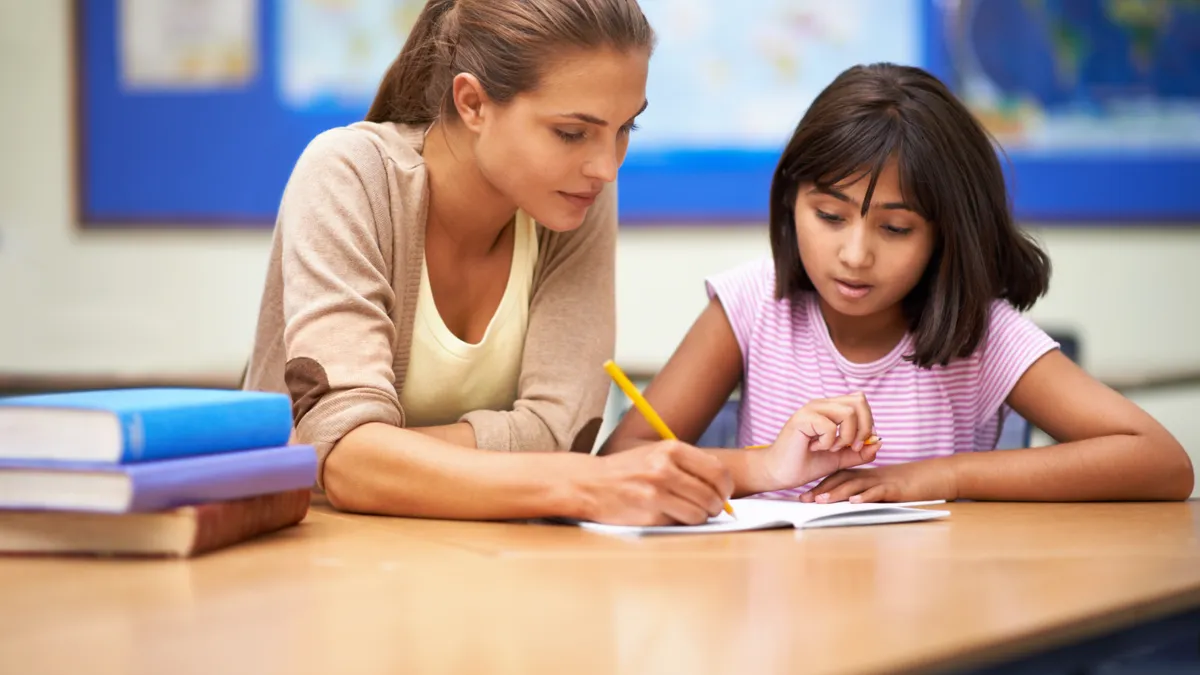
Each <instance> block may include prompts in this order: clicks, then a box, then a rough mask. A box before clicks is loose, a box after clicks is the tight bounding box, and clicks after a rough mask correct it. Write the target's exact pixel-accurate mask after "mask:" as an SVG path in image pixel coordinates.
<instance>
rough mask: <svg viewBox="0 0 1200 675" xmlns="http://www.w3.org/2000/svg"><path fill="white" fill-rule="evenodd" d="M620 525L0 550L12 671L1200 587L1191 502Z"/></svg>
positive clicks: (1036, 636) (376, 664) (1033, 624)
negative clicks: (109, 552)
mask: <svg viewBox="0 0 1200 675" xmlns="http://www.w3.org/2000/svg"><path fill="white" fill-rule="evenodd" d="M950 508H951V510H952V511H953V515H952V516H951V517H950V518H949V519H947V520H944V521H934V522H928V523H913V524H904V525H886V526H875V527H864V528H846V529H830V530H812V531H807V532H795V531H792V530H777V531H771V532H758V533H746V534H737V535H724V536H711V537H695V538H690V537H674V538H669V539H668V538H661V539H645V540H640V541H628V540H619V539H611V538H606V537H604V536H602V535H597V534H591V533H587V532H583V531H581V530H579V529H577V528H570V527H564V526H539V525H517V524H488V523H453V522H440V521H415V520H404V519H388V518H370V517H358V516H349V515H345V514H339V513H336V512H331V511H329V510H328V509H327V508H326V507H324V506H318V507H315V508H314V510H313V512H312V513H311V514H310V516H309V517H308V518H307V519H306V521H305V522H304V523H303V524H301V525H300V526H299V527H297V528H292V529H291V530H289V531H285V532H282V533H279V534H278V535H275V536H271V537H267V538H264V539H260V540H257V541H254V542H250V543H246V544H243V545H241V546H239V547H235V548H232V549H229V550H226V551H223V552H218V553H213V554H211V555H209V556H206V557H201V558H198V559H195V560H192V561H127V560H120V561H119V560H69V559H31V558H24V559H21V558H9V559H0V599H2V600H0V602H2V611H0V672H12V673H16V672H71V673H73V672H89V673H108V672H131V673H224V672H256V673H288V674H289V675H293V674H295V673H321V674H322V675H328V674H330V673H341V672H389V673H400V672H403V673H424V672H462V673H484V672H487V673H592V672H596V673H613V672H620V673H688V674H689V675H699V674H702V673H768V672H806V673H835V672H838V673H843V672H844V673H883V672H887V673H897V672H903V671H906V670H919V671H921V672H928V671H929V670H930V669H943V668H947V667H956V668H957V667H964V666H975V665H983V664H986V663H990V662H994V661H996V660H998V659H1007V658H1014V657H1016V656H1018V655H1020V654H1023V653H1026V652H1029V651H1032V650H1035V649H1041V648H1045V647H1049V646H1053V645H1057V644H1061V643H1066V642H1070V641H1075V640H1079V639H1082V638H1085V637H1088V636H1091V635H1095V634H1098V633H1101V632H1103V631H1108V630H1113V629H1118V628H1123V627H1127V626H1130V625H1134V624H1137V623H1139V622H1144V621H1148V620H1150V619H1153V618H1156V617H1160V616H1164V615H1166V614H1168V613H1171V612H1176V611H1180V610H1185V609H1189V608H1197V607H1200V517H1198V516H1200V503H1196V502H1191V503H1187V504H1129V505H1117V504H1084V505H1024V504H955V505H951V506H950Z"/></svg>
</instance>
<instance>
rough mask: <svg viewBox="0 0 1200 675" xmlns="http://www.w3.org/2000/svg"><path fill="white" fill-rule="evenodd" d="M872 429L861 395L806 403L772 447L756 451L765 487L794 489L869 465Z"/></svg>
mask: <svg viewBox="0 0 1200 675" xmlns="http://www.w3.org/2000/svg"><path fill="white" fill-rule="evenodd" d="M874 426H875V425H874V420H873V418H872V417H871V407H870V406H869V405H867V399H866V396H864V395H863V394H861V393H860V394H851V395H848V396H839V397H837V398H828V399H825V398H822V399H813V400H812V401H809V402H808V403H807V404H805V406H804V407H803V408H800V410H798V411H796V413H795V414H794V415H792V417H791V419H790V420H788V423H787V424H785V425H784V427H783V430H782V431H780V432H779V437H778V438H776V439H775V443H774V444H772V445H771V447H770V448H768V449H767V450H764V451H762V452H763V460H762V462H763V468H764V469H765V473H766V475H767V476H768V477H769V481H770V482H771V483H772V487H770V488H769V489H770V490H787V489H791V488H795V487H799V486H801V485H805V484H806V483H809V482H811V481H813V480H816V479H818V478H821V477H824V476H828V475H829V474H831V473H834V472H835V471H839V470H841V469H847V468H850V467H853V466H859V465H861V464H866V463H869V462H872V461H874V459H875V453H876V452H877V451H878V449H879V444H878V442H876V443H872V444H870V445H867V440H868V439H870V438H871V437H872V435H873V434H874ZM765 491H767V490H764V492H765Z"/></svg>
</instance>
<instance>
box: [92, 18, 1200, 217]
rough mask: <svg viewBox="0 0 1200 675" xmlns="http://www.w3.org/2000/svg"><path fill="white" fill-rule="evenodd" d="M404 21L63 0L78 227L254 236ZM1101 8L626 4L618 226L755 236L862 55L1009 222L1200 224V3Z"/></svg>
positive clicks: (356, 107)
mask: <svg viewBox="0 0 1200 675" xmlns="http://www.w3.org/2000/svg"><path fill="white" fill-rule="evenodd" d="M422 4H423V2H422V0H360V1H359V2H356V3H329V2H321V1H319V0H203V1H202V0H190V1H189V2H187V3H162V2H155V0H120V1H119V0H76V6H75V20H76V54H75V56H76V59H75V61H76V63H75V66H76V69H77V73H78V75H77V105H78V111H77V126H78V129H77V131H78V133H77V137H78V147H77V156H78V173H79V181H78V185H79V188H78V190H79V213H80V216H81V220H82V221H83V223H84V224H85V225H86V226H89V227H111V226H128V225H138V224H145V225H153V226H164V227H175V226H210V225H217V226H219V225H254V226H263V227H268V226H270V224H271V223H272V222H273V220H274V216H275V211H276V208H277V207H278V203H279V198H280V196H281V194H282V191H283V188H284V185H285V183H286V181H287V178H288V174H289V172H290V171H291V168H292V166H293V164H294V162H295V160H296V158H297V157H298V156H299V154H300V153H301V151H302V150H303V149H304V147H305V145H306V144H307V143H308V141H309V140H311V139H312V138H313V137H314V136H316V135H317V134H318V133H320V132H321V131H323V130H325V129H328V128H331V127H335V126H339V125H344V124H348V123H350V122H353V121H355V120H358V119H361V118H362V116H363V114H364V113H365V111H366V108H367V106H368V104H369V101H370V97H371V95H372V94H373V93H374V87H375V84H376V83H377V82H378V79H379V77H380V76H381V74H382V72H383V69H384V68H385V67H386V65H387V63H388V62H390V60H391V58H393V57H394V56H395V54H396V53H397V52H398V50H399V47H400V45H401V44H402V43H403V39H404V34H405V31H406V30H407V26H408V25H411V21H412V20H413V19H414V18H415V17H416V14H417V12H419V10H420V7H421V5H422ZM1134 4H1137V3H1134ZM1151 4H1156V5H1157V4H1161V3H1151ZM1118 5H1121V3H1110V2H1105V1H1104V0H1059V1H1057V2H1056V1H1054V0H1043V1H1042V2H1009V1H1008V0H960V1H959V2H955V3H949V2H941V1H939V0H842V1H840V2H837V3H828V2H805V1H800V0H743V1H742V2H739V3H729V2H727V1H722V0H693V2H690V3H679V2H667V1H666V0H642V6H643V8H644V9H645V11H646V13H647V15H648V16H649V18H650V20H651V23H652V24H653V25H654V26H655V28H656V30H657V32H658V34H659V43H658V47H657V50H656V52H655V55H654V58H653V59H652V65H651V74H650V84H649V91H648V98H649V99H650V107H649V109H648V110H647V111H646V113H645V114H644V115H643V116H642V118H641V119H640V120H639V126H640V127H641V129H640V130H639V131H637V132H636V133H635V135H634V138H633V141H632V143H631V147H630V152H629V156H628V158H627V160H626V163H625V165H624V166H623V167H622V169H621V174H620V185H621V200H620V209H621V217H622V222H623V223H625V224H630V225H633V224H638V223H651V222H732V223H751V224H760V223H762V222H763V220H764V219H765V217H766V213H767V192H768V187H769V184H770V177H771V173H772V171H773V169H774V164H775V161H776V159H777V157H778V153H779V151H780V149H781V148H782V146H783V144H784V142H785V141H786V139H787V136H788V135H789V133H790V131H791V129H792V127H793V126H794V125H795V123H796V122H797V121H798V120H799V118H800V116H801V114H802V113H803V110H804V107H805V106H806V105H807V102H808V101H811V99H812V97H813V96H814V95H815V94H816V93H817V92H818V91H819V90H820V88H821V87H823V86H824V85H825V84H827V83H828V82H829V81H830V80H832V78H833V77H834V75H836V73H837V72H839V71H840V70H842V69H843V68H845V67H847V66H849V65H852V64H854V63H858V62H866V61H878V60H890V61H896V62H902V63H914V64H917V65H923V66H925V67H927V68H928V69H930V70H931V71H933V72H934V73H935V74H937V75H938V76H940V77H942V78H943V79H944V80H945V81H946V82H947V83H949V84H950V85H951V86H952V88H954V89H955V90H956V91H957V92H958V93H959V94H960V95H961V96H963V97H964V100H966V101H967V102H968V104H969V105H971V106H972V108H973V109H974V110H976V112H977V114H979V115H980V117H981V119H983V120H984V122H985V125H986V126H988V128H989V129H990V130H991V131H993V133H994V134H995V135H996V137H997V139H998V140H999V141H1000V142H1001V144H1002V145H1003V147H1004V148H1005V150H1006V152H1007V156H1008V159H1009V163H1010V166H1009V178H1010V181H1011V185H1012V189H1013V197H1014V207H1015V210H1016V212H1017V215H1018V218H1020V219H1022V220H1025V221H1034V222H1038V223H1045V224H1058V223H1074V222H1082V223H1104V222H1122V223H1129V222H1135V223H1172V222H1175V223H1189V224H1194V223H1196V222H1200V189H1196V188H1195V186H1196V185H1197V183H1198V180H1200V3H1194V2H1185V1H1183V0H1179V1H1177V2H1175V3H1166V5H1168V6H1169V9H1170V12H1168V13H1166V14H1162V13H1159V14H1153V15H1151V14H1145V15H1137V14H1136V13H1134V14H1121V15H1118V14H1113V13H1112V12H1114V11H1115V10H1113V9H1112V8H1113V7H1116V6H1118ZM172 7H174V9H172ZM181 7H183V8H184V9H180V8H181ZM164 8H165V9H164ZM985 26H986V27H987V29H986V30H985V29H984V27H985ZM1014 41H1019V42H1020V43H1021V44H1023V45H1024V46H1023V47H1022V48H1020V49H1013V48H1012V45H1013V44H1015V43H1016V42H1014Z"/></svg>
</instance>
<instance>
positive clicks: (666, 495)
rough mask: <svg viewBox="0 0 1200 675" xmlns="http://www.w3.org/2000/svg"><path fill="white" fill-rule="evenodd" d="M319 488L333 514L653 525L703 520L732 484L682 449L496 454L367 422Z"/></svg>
mask: <svg viewBox="0 0 1200 675" xmlns="http://www.w3.org/2000/svg"><path fill="white" fill-rule="evenodd" d="M325 490H326V494H327V495H328V497H329V501H330V503H331V504H332V505H333V506H334V507H335V508H338V509H341V510H345V511H356V512H360V513H377V514H383V515H397V516H420V517H431V518H456V519H471V520H495V519H518V518H542V517H552V516H562V517H568V518H579V519H583V520H595V521H600V522H610V523H623V524H630V525H661V524H668V523H677V522H683V523H701V522H704V521H705V520H707V519H708V518H709V517H710V516H714V515H716V514H718V513H720V512H721V507H722V504H723V503H724V500H725V499H726V498H728V497H729V495H730V494H731V492H732V490H733V485H732V480H731V479H730V477H729V475H728V473H727V472H726V471H725V469H724V467H722V466H721V463H720V462H718V461H716V460H715V459H713V458H712V457H710V456H709V455H707V454H705V453H704V452H702V451H700V450H697V449H695V448H692V447H690V446H687V445H684V444H682V443H658V444H655V445H652V446H647V447H645V448H639V449H638V450H637V451H634V452H630V453H624V454H623V456H620V457H602V458H598V457H592V456H591V455H586V454H578V453H499V452H490V451H485V450H473V449H470V448H464V447H460V446H456V445H453V444H451V443H447V442H445V441H442V440H440V439H437V438H434V437H431V436H428V435H425V434H422V433H418V432H415V431H413V430H409V429H398V428H396V427H392V426H389V425H386V424H378V423H370V424H365V425H363V426H361V427H359V428H357V429H355V430H353V431H351V432H350V433H348V434H346V436H345V437H344V438H342V440H341V441H339V442H338V444H337V445H336V446H335V448H334V452H332V453H330V455H329V459H328V460H327V462H326V465H325Z"/></svg>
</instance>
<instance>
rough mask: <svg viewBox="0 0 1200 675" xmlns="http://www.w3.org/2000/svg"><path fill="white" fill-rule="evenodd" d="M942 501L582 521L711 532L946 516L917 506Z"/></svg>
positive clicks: (768, 504) (744, 505)
mask: <svg viewBox="0 0 1200 675" xmlns="http://www.w3.org/2000/svg"><path fill="white" fill-rule="evenodd" d="M941 503H944V502H942V501H932V502H909V503H904V504H851V503H848V502H839V503H837V504H806V503H804V502H796V501H783V500H779V499H734V500H732V501H730V504H732V505H733V510H734V512H735V513H737V516H738V517H737V518H736V519H735V518H733V517H731V516H729V515H728V514H726V513H722V514H721V515H719V516H717V517H715V518H710V519H709V521H708V522H707V523H704V524H703V525H664V526H654V527H637V526H632V525H605V524H603V523H593V522H580V523H578V525H579V526H580V527H582V528H584V529H587V530H591V531H593V532H600V533H603V534H615V535H622V536H634V537H636V536H641V535H646V534H709V533H718V532H745V531H747V530H767V529H772V528H781V527H794V528H796V529H800V528H812V527H843V526H848V525H882V524H886V523H908V522H914V521H919V520H932V519H934V518H945V517H946V516H949V515H950V512H949V511H939V510H933V509H918V508H913V507H916V506H925V505H928V504H941Z"/></svg>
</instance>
